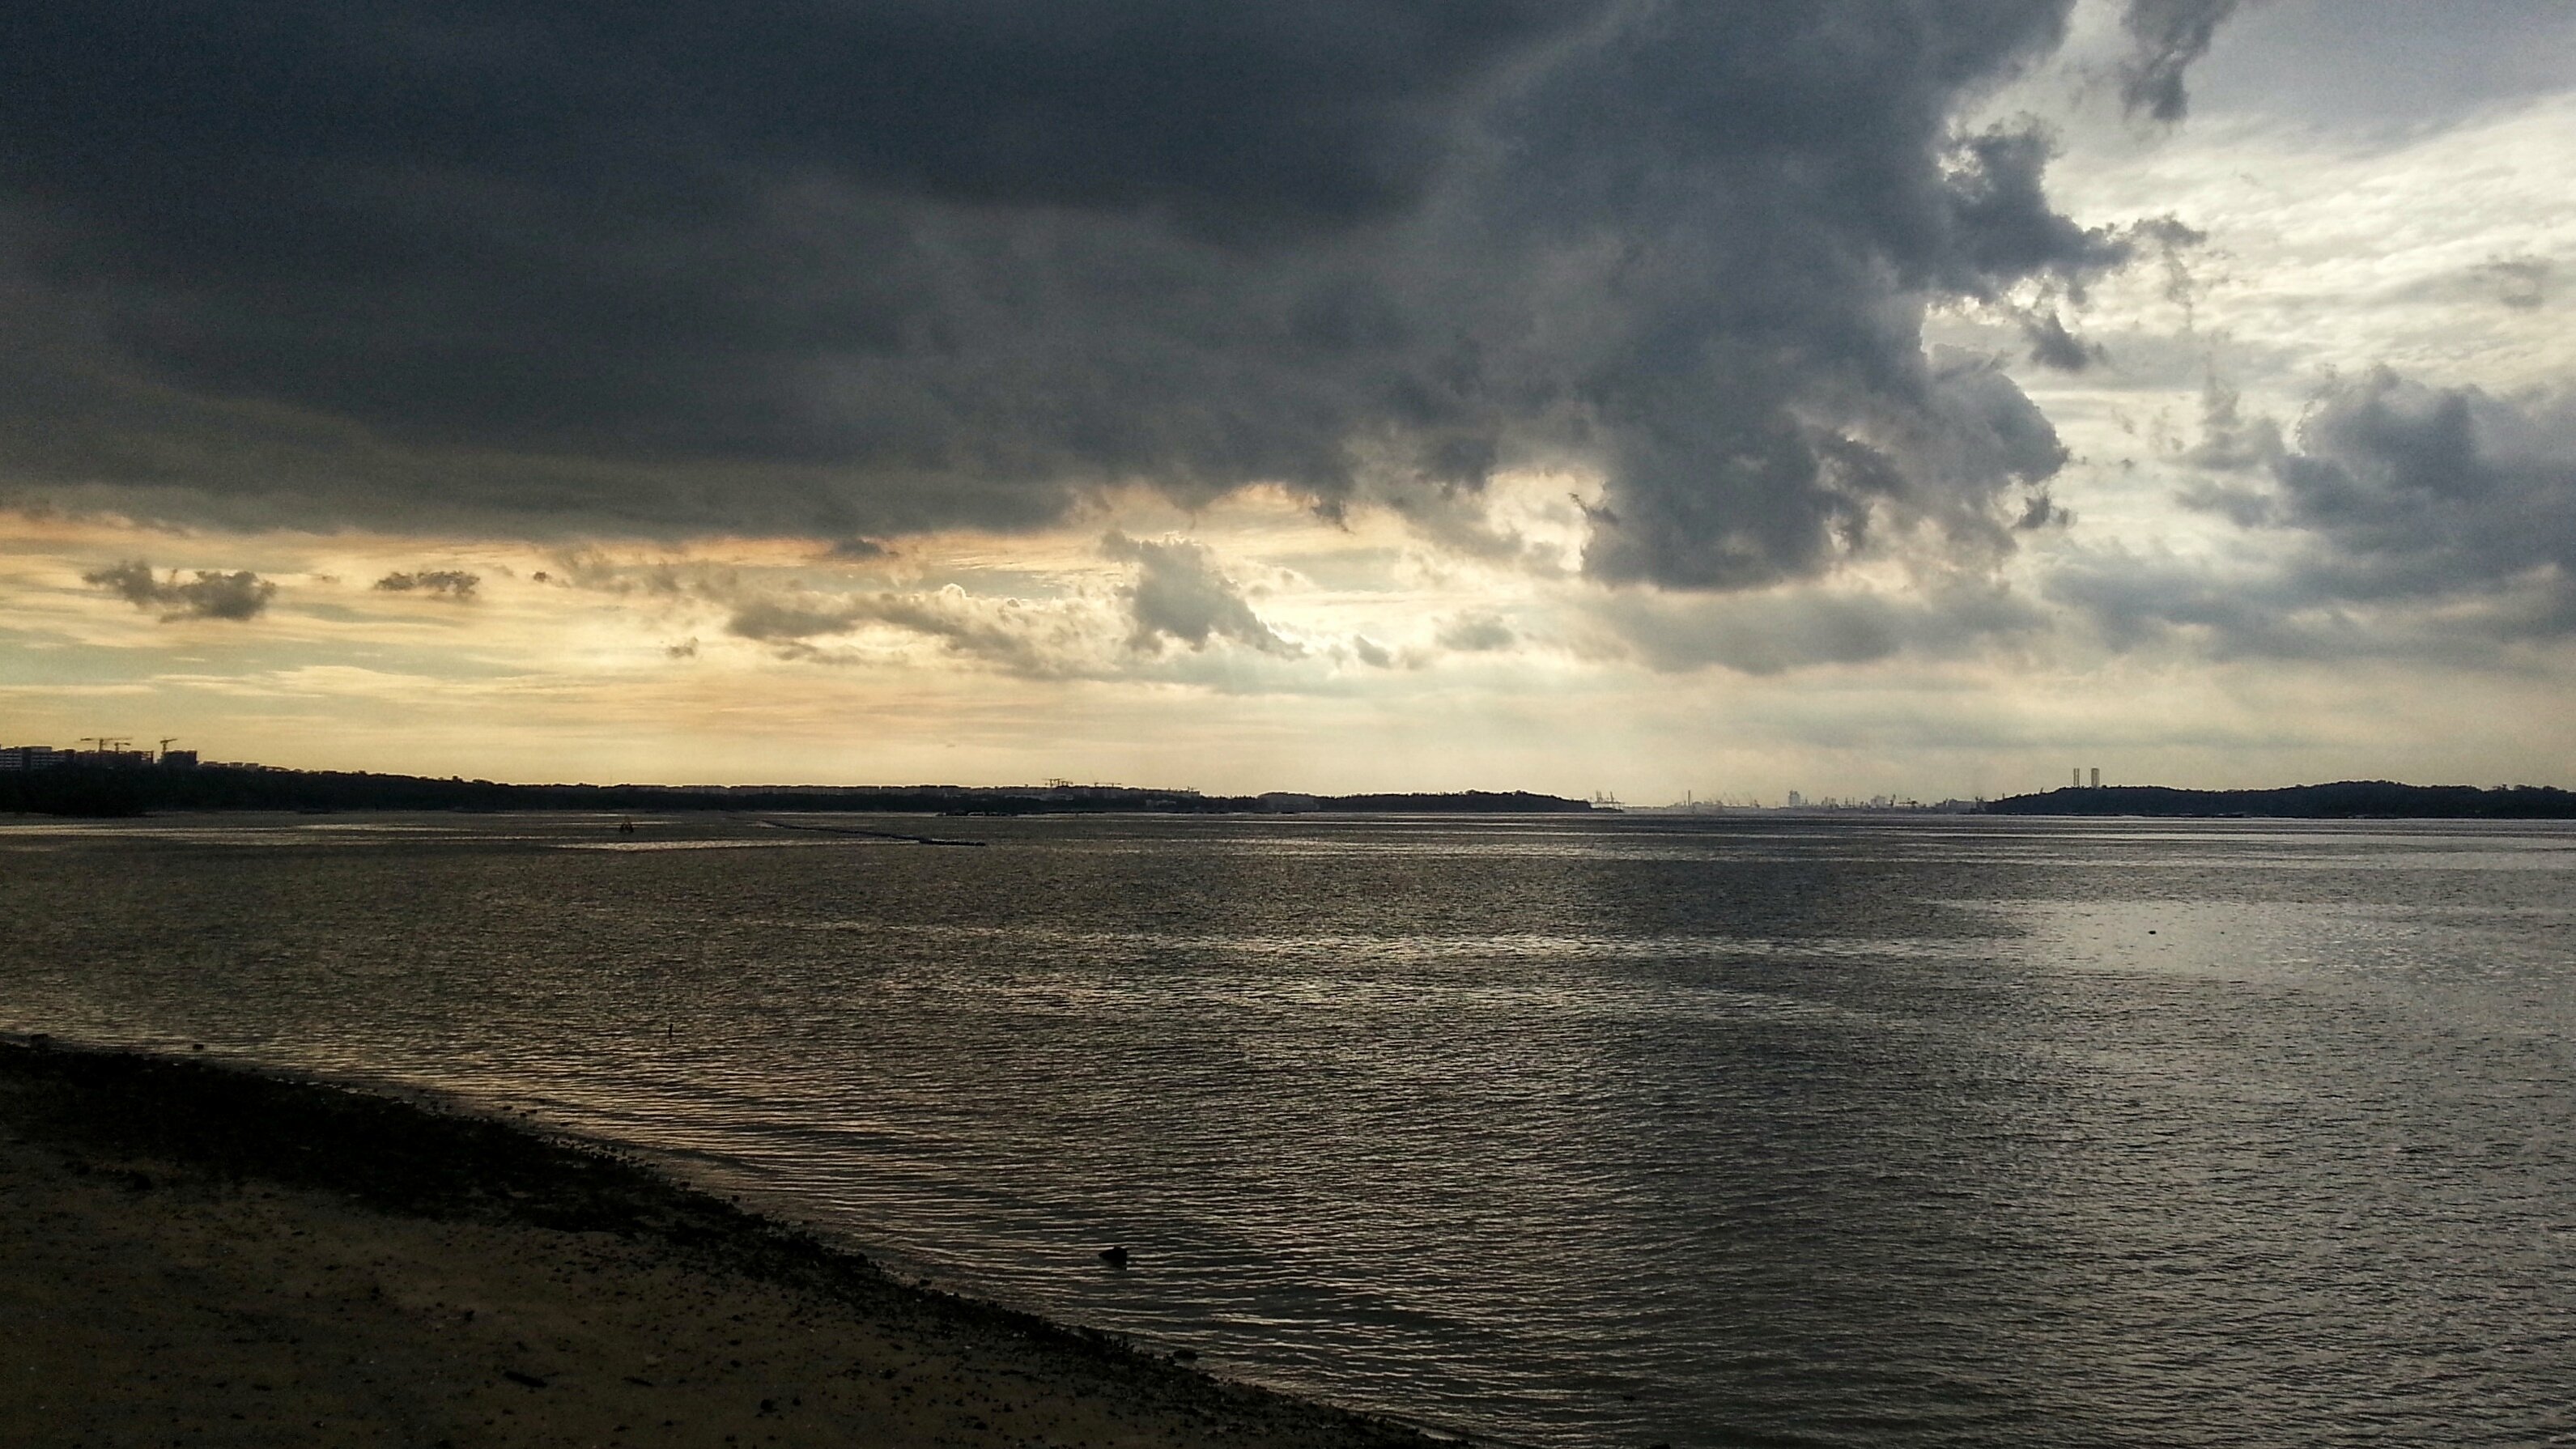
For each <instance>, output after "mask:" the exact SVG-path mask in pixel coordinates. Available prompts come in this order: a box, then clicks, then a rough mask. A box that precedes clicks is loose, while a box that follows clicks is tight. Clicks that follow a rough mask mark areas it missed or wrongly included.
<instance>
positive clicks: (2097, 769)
mask: <svg viewBox="0 0 2576 1449" xmlns="http://www.w3.org/2000/svg"><path fill="white" fill-rule="evenodd" d="M2093 788H2094V789H2096V790H2099V789H2101V788H2102V767H2101V766H2100V765H2095V766H2094V767H2093Z"/></svg>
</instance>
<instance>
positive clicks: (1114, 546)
mask: <svg viewBox="0 0 2576 1449" xmlns="http://www.w3.org/2000/svg"><path fill="white" fill-rule="evenodd" d="M1101 547H1102V549H1103V550H1104V551H1105V552H1107V553H1108V555H1109V556H1110V557H1111V558H1116V559H1125V560H1128V561H1130V562H1132V563H1134V564H1135V565H1136V581H1135V582H1134V583H1133V584H1131V585H1129V586H1128V588H1127V590H1126V595H1127V603H1128V609H1129V613H1130V617H1131V618H1133V620H1134V621H1135V626H1136V627H1135V632H1134V633H1132V634H1131V635H1130V636H1129V637H1128V643H1129V646H1130V647H1131V648H1134V649H1137V650H1140V651H1142V652H1144V653H1148V654H1151V653H1157V652H1160V651H1161V649H1162V647H1163V641H1164V640H1166V639H1171V640H1175V641H1178V642H1179V643H1182V644H1186V645H1188V646H1189V647H1190V648H1192V649H1205V648H1206V647H1207V646H1208V641H1209V640H1211V639H1231V640H1233V641H1234V642H1235V643H1237V644H1241V645H1243V646H1244V647H1246V648H1249V649H1257V650H1259V651H1261V652H1262V653H1264V654H1277V655H1280V656H1283V657H1294V656H1296V655H1298V654H1300V653H1303V652H1304V651H1303V650H1301V649H1300V648H1298V646H1297V645H1295V644H1292V643H1290V642H1289V641H1287V640H1285V639H1282V638H1280V637H1279V635H1278V634H1277V633H1276V632H1275V631H1273V630H1272V629H1271V627H1270V626H1269V625H1268V624H1265V623H1263V622H1262V621H1261V617H1260V616H1259V615H1258V614H1255V613H1254V612H1252V605H1251V604H1250V603H1249V602H1247V601H1246V600H1245V599H1244V597H1243V591H1242V589H1241V588H1239V587H1237V586H1236V584H1235V583H1234V581H1233V580H1231V579H1229V578H1227V577H1226V576H1225V573H1224V571H1223V570H1221V569H1219V568H1218V567H1217V563H1216V556H1215V555H1214V554H1213V553H1211V552H1209V550H1208V547H1207V545H1205V544H1202V543H1193V542H1191V541H1190V540H1188V539H1181V538H1173V539H1164V540H1162V541H1160V542H1156V541H1154V540H1151V539H1137V538H1129V537H1127V536H1125V535H1124V534H1117V533H1113V534H1110V535H1109V536H1108V537H1107V538H1106V539H1104V540H1102V543H1101Z"/></svg>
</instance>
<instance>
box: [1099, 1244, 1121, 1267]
mask: <svg viewBox="0 0 2576 1449" xmlns="http://www.w3.org/2000/svg"><path fill="white" fill-rule="evenodd" d="M1100 1261H1102V1262H1104V1263H1106V1264H1108V1265H1109V1266H1110V1267H1112V1268H1124V1267H1126V1266H1127V1250H1126V1249H1125V1248H1103V1249H1101V1250H1100Z"/></svg>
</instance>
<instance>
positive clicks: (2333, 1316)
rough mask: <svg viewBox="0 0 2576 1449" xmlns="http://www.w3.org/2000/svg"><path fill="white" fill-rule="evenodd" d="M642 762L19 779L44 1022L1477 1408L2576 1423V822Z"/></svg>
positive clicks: (1979, 1432) (1333, 1393)
mask: <svg viewBox="0 0 2576 1449" xmlns="http://www.w3.org/2000/svg"><path fill="white" fill-rule="evenodd" d="M624 823H625V822H624V821H623V820H622V819H621V818H620V817H615V816H593V815H412V816H403V815H387V816H295V815H281V816H230V817H226V816H201V817H167V818H154V819H146V820H139V821H119V822H58V821H23V820H22V821H17V822H11V823H0V1027H5V1028H6V1029H9V1030H13V1031H19V1032H33V1031H46V1032H51V1033H54V1034H56V1035H57V1036H60V1037H63V1038H67V1039H74V1040H83V1041H93V1042H107V1043H122V1044H130V1045H135V1046H142V1047H150V1048H154V1049H158V1050H163V1051H176V1052H186V1051H189V1050H190V1049H191V1048H192V1047H195V1046H200V1045H201V1046H202V1047H203V1049H204V1050H205V1052H206V1053H207V1054H208V1055H209V1056H211V1057H213V1058H216V1059H221V1060H228V1061H236V1062H247V1063H255V1064H258V1065H261V1066H265V1067H271V1068H282V1069H292V1070H295V1071H298V1072H306V1073H313V1074H318V1075H322V1076H325V1077H329V1078H333V1079H339V1080H348V1081H359V1082H367V1083H374V1084H380V1085H385V1086H390V1087H395V1088H400V1089H406V1090H416V1091H425V1092H429V1093H434V1094H438V1095H442V1096H445V1097H447V1098H450V1099H452V1100H457V1101H461V1102H463V1103H465V1104H468V1105H471V1106H473V1107H476V1108H479V1109H482V1110H487V1111H492V1112H499V1113H507V1114H509V1115H510V1116H511V1117H512V1118H513V1120H525V1121H528V1122H531V1123H533V1124H535V1125H537V1126H539V1127H542V1128H544V1129H547V1130H551V1131H555V1132H559V1133H566V1134H573V1135H578V1136H583V1137H588V1138H593V1139H600V1140H605V1141H608V1142H613V1143H617V1144H622V1145H625V1146H628V1147H631V1148H634V1149H637V1150H639V1151H641V1152H643V1153H645V1154H646V1155H648V1156H649V1157H651V1158H653V1159H654V1160H656V1161H658V1162H660V1163H662V1164H663V1165H665V1166H667V1167H669V1168H670V1169H671V1170H673V1171H675V1172H677V1173H680V1174H681V1175H683V1176H685V1177H688V1178H690V1179H692V1180H694V1181H697V1182H700V1183H702V1184H705V1185H707V1186H709V1187H711V1188H713V1189H716V1190H718V1191H722V1192H726V1193H730V1194H734V1195H737V1196H740V1197H742V1198H744V1199H745V1200H746V1201H748V1202H753V1203H756V1204H758V1205H759V1206H761V1207H763V1208H765V1209H768V1210H771V1211H774V1212H776V1213H779V1214H783V1215H785V1216H788V1217H791V1218H794V1219H797V1220H799V1221H802V1222H805V1223H808V1224H811V1225H813V1226H815V1227H816V1228H817V1229H818V1230H820V1231H822V1232H824V1233H826V1234H828V1235H830V1236H832V1237H834V1238H835V1239H836V1240H839V1241H842V1242H845V1243H847V1244H849V1245H851V1246H853V1247H855V1248H858V1249H859V1250H861V1251H864V1252H866V1253H868V1254H870V1255H872V1256H873V1257H875V1258H876V1259H878V1260H879V1261H880V1262H882V1263H884V1264H886V1265H887V1266H888V1267H889V1268H890V1269H891V1270H892V1271H895V1272H897V1273H899V1274H901V1275H903V1276H904V1277H905V1278H907V1279H923V1280H927V1281H929V1282H931V1283H934V1284H936V1285H939V1286H942V1287H945V1288H948V1289H951V1290H954V1291H959V1292H964V1293H969V1294H973V1295H976V1296H980V1297H984V1298H989V1299H993V1300H997V1301H1000V1302H1004V1303H1008V1304H1012V1305H1016V1306H1019V1307H1022V1308H1027V1309H1031V1310H1034V1311H1037V1312H1040V1313H1044V1314H1047V1315H1049V1316H1052V1317H1055V1318H1059V1319H1063V1320H1067V1321H1071V1322H1075V1323H1081V1324H1088V1325H1093V1326H1096V1327H1099V1328H1102V1329H1105V1330H1109V1331H1111V1332H1114V1333H1118V1334H1122V1335H1125V1336H1127V1337H1128V1338H1130V1339H1131V1340H1133V1341H1134V1342H1135V1343H1136V1344H1138V1345H1139V1346H1140V1347H1143V1348H1146V1349H1149V1350H1152V1351H1157V1352H1162V1351H1171V1350H1188V1351H1190V1352H1193V1353H1195V1354H1197V1355H1198V1358H1197V1360H1196V1361H1197V1363H1198V1364H1199V1365H1200V1366H1202V1367H1204V1368H1207V1369H1209V1370H1210V1371H1213V1372H1216V1373H1219V1374H1223V1375H1227V1376H1230V1377H1235V1378H1240V1379H1246V1380H1252V1381H1257V1382H1260V1383H1264V1384H1269V1385H1274V1386H1277V1387H1280V1388H1283V1389H1287V1390H1291V1391H1295V1392H1299V1393H1303V1394H1307V1395H1312V1396H1315V1397H1320V1398H1323V1399H1327V1400H1330V1401H1333V1402H1336V1403H1340V1404H1344V1405H1348V1406H1351V1407H1355V1408H1361V1409H1367V1410H1373V1411H1381V1412H1385V1413H1389V1414H1393V1415H1395V1416H1398V1417H1401V1418H1404V1419H1408V1420H1411V1421H1413V1422H1416V1423H1419V1424H1422V1425H1425V1426H1427V1427H1430V1428H1432V1429H1434V1430H1436V1431H1439V1432H1442V1433H1445V1434H1449V1435H1456V1436H1462V1437H1470V1438H1473V1439H1475V1440H1477V1441H1480V1442H1487V1441H1490V1442H1495V1443H1501V1444H1518V1445H1525V1446H1533V1449H1542V1446H1544V1449H1612V1446H1623V1449H1648V1446H1652V1445H1658V1444H1661V1445H1670V1446H1673V1449H1714V1446H1721V1445H1815V1446H1828V1445H1872V1446H1936V1445H1939V1446H1950V1445H1981V1446H1997V1445H1999V1446H2034V1449H2036V1446H2050V1449H2057V1446H2066V1445H2122V1446H2126V1445H2136V1446H2177V1445H2266V1446H2272V1445H2287V1444H2298V1445H2325V1444H2336V1445H2341V1444H2428V1445H2430V1444H2439V1445H2532V1444H2545V1443H2570V1442H2576V829H2571V828H2569V827H2567V826H2564V825H2551V824H2532V825H2520V824H2514V825H2487V824H2451V823H2369V822H2365V823H2290V822H2274V821H2139V820H2027V819H2000V818H1986V817H1957V816H1928V815H1899V814H1894V813H1886V812H1866V813H1852V814H1848V815H1816V816H1788V815H1777V814H1772V815H1732V816H1729V815H1718V816H1695V817H1694V816H1650V815H1625V816H1616V815H1605V816H1588V817H1586V816H1578V817H1544V818H1541V817H1525V818H1490V819H1450V818H1430V817H1326V816H1293V817H1205V818H1195V817H1146V816H1139V817H1112V816H1102V817H1071V818H1030V819H957V820H932V819H904V818H889V817H882V816H793V817H786V816H780V817H754V816H716V815H687V816H646V817H636V818H635V819H634V821H633V824H634V826H635V828H634V830H633V831H632V832H627V831H625V830H623V829H621V826H622V825H623V824H624ZM869 831H889V832H894V833H895V834H897V835H915V836H921V837H927V839H926V840H914V839H897V838H889V837H888V836H886V835H881V834H868V833H864V832H869ZM934 841H955V842H972V844H939V843H930V842H934ZM1113 1246H1116V1247H1124V1248H1125V1249H1127V1252H1128V1258H1127V1261H1126V1263H1125V1265H1124V1266H1123V1267H1118V1266H1112V1265H1111V1264H1110V1263H1108V1262H1106V1261H1104V1260H1103V1258H1102V1257H1101V1253H1102V1251H1103V1250H1104V1249H1106V1248H1109V1247H1113Z"/></svg>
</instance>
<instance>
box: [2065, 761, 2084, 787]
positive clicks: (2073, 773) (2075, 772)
mask: <svg viewBox="0 0 2576 1449" xmlns="http://www.w3.org/2000/svg"><path fill="white" fill-rule="evenodd" d="M2066 788H2067V789H2069V790H2081V789H2083V788H2084V767H2083V766H2082V765H2078V766H2076V767H2075V768H2074V769H2072V770H2069V771H2067V772H2066Z"/></svg>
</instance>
